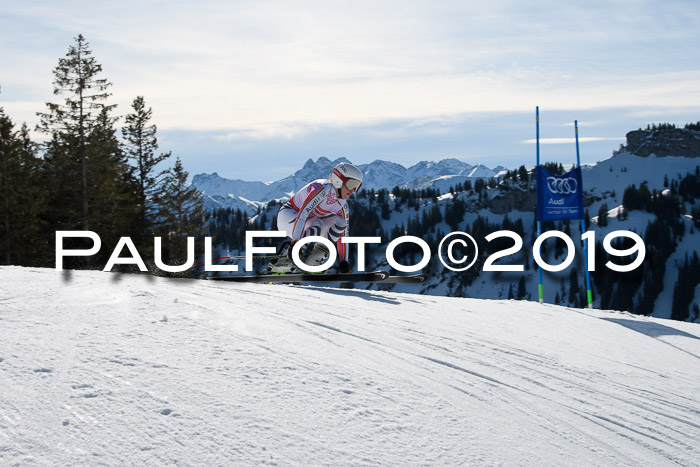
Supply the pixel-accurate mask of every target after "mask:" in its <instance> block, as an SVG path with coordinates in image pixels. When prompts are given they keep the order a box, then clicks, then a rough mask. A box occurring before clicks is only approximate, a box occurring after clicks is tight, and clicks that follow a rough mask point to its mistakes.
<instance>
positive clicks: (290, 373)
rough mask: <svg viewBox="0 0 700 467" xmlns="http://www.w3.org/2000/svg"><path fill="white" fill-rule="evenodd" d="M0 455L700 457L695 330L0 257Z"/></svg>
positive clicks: (699, 336) (554, 310)
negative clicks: (26, 264) (9, 263)
mask: <svg viewBox="0 0 700 467" xmlns="http://www.w3.org/2000/svg"><path fill="white" fill-rule="evenodd" d="M0 279H1V280H0V388H2V390H1V391H0V464H3V465H15V464H20V465H45V464H48V465H63V464H69V465H88V464H106V465H114V464H126V465H153V464H172V463H178V464H186V465H234V464H236V465H257V464H283V465H290V464H291V465H501V464H503V465H537V466H542V465H557V466H560V465H630V466H645V465H646V466H663V465H697V463H698V460H699V459H700V447H699V446H698V442H697V440H698V439H699V438H700V396H699V395H700V327H699V326H698V325H695V324H689V323H680V322H672V321H663V320H657V319H652V318H640V317H635V316H631V315H627V314H621V313H613V312H604V311H594V310H585V311H582V310H573V309H566V308H561V307H556V306H550V305H538V304H536V303H532V302H513V301H511V302H508V301H486V300H473V299H460V298H444V297H435V296H420V295H414V294H405V295H403V294H395V293H389V292H376V291H363V290H346V289H329V288H322V287H300V286H296V287H294V286H283V285H276V286H275V285H255V284H238V285H234V284H226V283H216V282H203V281H186V280H166V279H159V278H153V277H146V276H121V275H112V274H107V273H102V272H90V271H83V272H74V273H72V275H71V276H70V278H68V277H64V276H62V275H61V273H59V272H56V271H54V270H48V269H46V270H41V269H24V268H17V267H2V268H0Z"/></svg>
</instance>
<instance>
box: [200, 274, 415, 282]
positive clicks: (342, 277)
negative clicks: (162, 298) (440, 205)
mask: <svg viewBox="0 0 700 467" xmlns="http://www.w3.org/2000/svg"><path fill="white" fill-rule="evenodd" d="M207 279H209V280H218V281H231V282H262V283H270V282H377V283H380V284H420V283H423V282H425V281H426V280H428V276H427V275H426V274H413V275H408V276H392V275H391V274H389V272H387V271H371V272H354V273H349V274H340V273H327V274H309V273H303V274H258V275H254V276H221V277H208V278H207Z"/></svg>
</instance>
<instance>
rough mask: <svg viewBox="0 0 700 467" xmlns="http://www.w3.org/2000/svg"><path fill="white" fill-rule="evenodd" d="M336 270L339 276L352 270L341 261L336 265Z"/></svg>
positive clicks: (345, 262)
mask: <svg viewBox="0 0 700 467" xmlns="http://www.w3.org/2000/svg"><path fill="white" fill-rule="evenodd" d="M338 270H339V271H340V273H341V274H347V273H349V272H351V271H352V268H351V267H350V263H348V262H347V261H341V262H340V264H338Z"/></svg>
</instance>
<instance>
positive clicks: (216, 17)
mask: <svg viewBox="0 0 700 467" xmlns="http://www.w3.org/2000/svg"><path fill="white" fill-rule="evenodd" d="M574 3H575V4H574ZM698 25H700V3H698V2H696V1H673V0H671V1H664V2H661V1H644V0H640V1H614V0H613V1H610V0H605V1H595V0H594V1H588V2H561V1H534V2H521V1H517V0H503V1H501V0H493V1H490V2H477V1H471V0H462V1H440V2H435V1H405V0H404V1H376V0H374V1H364V0H354V1H295V2H290V1H275V0H270V1H267V0H253V1H235V0H234V1H232V0H226V1H214V0H200V1H198V2H192V1H188V2H185V1H178V0H174V1H149V0H141V1H138V2H137V1H134V0H123V1H120V2H107V1H100V0H91V1H83V0H62V1H61V2H54V1H41V0H40V1H32V2H27V1H24V0H22V1H17V0H4V1H3V2H1V3H0V40H1V41H2V47H0V64H1V66H0V87H1V93H0V106H2V107H3V108H4V109H5V112H6V113H7V114H8V115H9V116H10V117H11V118H12V119H13V121H15V123H18V124H19V123H21V122H27V123H28V124H29V125H30V126H31V127H33V126H34V125H36V123H37V122H38V118H37V117H36V112H41V111H44V110H45V103H46V102H60V101H61V97H60V96H54V95H53V92H52V91H53V69H54V68H55V67H56V65H57V64H58V59H59V58H61V57H63V56H65V54H66V53H67V51H68V48H69V46H70V45H71V44H73V43H74V38H75V37H76V36H77V35H78V34H83V36H84V37H85V39H86V40H87V41H88V42H89V43H90V48H91V49H92V51H93V54H94V57H95V58H96V60H97V61H98V63H100V64H101V65H102V67H103V73H102V75H101V77H103V78H106V79H108V80H109V81H110V82H112V83H113V85H112V87H111V89H110V91H111V92H112V96H111V97H110V101H109V103H113V104H117V108H116V111H115V115H119V116H124V115H126V114H128V113H129V112H130V110H131V103H132V102H133V100H134V98H135V97H136V96H143V97H144V98H145V101H146V105H147V106H149V107H151V108H152V109H153V119H152V122H153V123H154V124H156V125H157V127H158V138H159V143H160V150H162V151H172V153H173V154H174V155H175V156H179V157H180V158H181V159H182V161H183V164H184V166H185V169H187V170H188V171H189V172H190V174H197V173H203V172H206V173H211V172H218V173H219V175H221V176H224V177H227V178H238V179H243V180H263V181H268V180H277V179H280V178H283V177H285V176H287V175H289V174H290V173H292V172H294V171H296V170H298V169H299V168H301V166H302V165H303V164H304V163H305V162H306V160H308V159H314V160H315V159H317V158H318V157H321V156H324V157H328V158H331V159H334V158H337V157H346V158H348V159H349V160H351V161H353V162H355V163H357V164H362V163H369V162H371V161H373V160H376V159H382V160H388V161H391V162H396V163H399V164H402V165H404V166H407V167H408V166H410V165H413V164H415V163H417V162H419V161H421V160H435V161H437V160H440V159H443V158H447V157H453V158H457V159H460V160H462V161H464V162H468V163H470V164H477V163H481V164H484V165H486V166H489V167H495V166H497V165H502V166H505V167H508V168H517V167H519V166H520V165H522V164H525V165H527V166H532V165H534V164H535V156H536V152H535V144H534V142H533V141H534V138H535V108H536V107H537V106H539V107H540V136H541V138H542V143H543V144H542V145H541V157H542V159H543V161H549V160H552V161H558V162H563V163H567V162H574V161H575V158H576V150H575V146H574V143H573V136H574V130H573V122H574V120H578V122H579V133H580V136H581V161H582V162H583V163H592V162H596V161H599V160H604V159H607V158H609V157H610V156H611V155H612V151H613V150H615V149H618V148H619V146H620V144H622V143H624V142H625V139H624V138H625V134H626V133H627V132H628V131H631V130H635V129H638V128H640V127H642V128H644V127H646V126H647V124H649V123H658V122H670V123H676V124H678V125H683V124H685V123H688V122H696V121H700V49H698V47H697V44H700V28H699V27H698ZM121 122H123V118H122V119H121V120H120V122H119V124H120V123H121Z"/></svg>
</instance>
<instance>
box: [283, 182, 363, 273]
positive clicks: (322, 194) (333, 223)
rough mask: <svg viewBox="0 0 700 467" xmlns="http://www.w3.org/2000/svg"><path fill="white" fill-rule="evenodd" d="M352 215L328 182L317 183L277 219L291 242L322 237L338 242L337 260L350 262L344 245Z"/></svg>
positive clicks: (296, 197)
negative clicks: (312, 236)
mask: <svg viewBox="0 0 700 467" xmlns="http://www.w3.org/2000/svg"><path fill="white" fill-rule="evenodd" d="M349 225H350V212H349V211H348V204H347V202H346V201H345V200H344V199H342V198H339V197H338V193H337V191H336V189H335V187H334V186H333V185H332V184H331V182H330V181H329V180H323V179H320V180H314V181H313V182H311V183H309V184H308V185H306V186H305V187H304V188H302V189H301V190H299V191H298V192H297V193H296V194H295V195H294V196H292V198H291V199H290V200H289V201H288V202H287V203H285V204H284V205H283V206H282V207H281V208H280V211H279V214H278V215H277V229H278V230H281V231H283V232H286V233H287V236H288V237H291V239H292V240H293V241H294V240H299V239H300V238H302V237H308V236H310V235H319V236H321V237H326V238H328V239H329V240H331V241H332V242H335V244H336V247H337V249H338V260H339V261H347V260H348V251H347V248H346V247H345V244H344V243H343V242H342V238H343V237H347V236H348V235H349V230H348V228H349Z"/></svg>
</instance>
